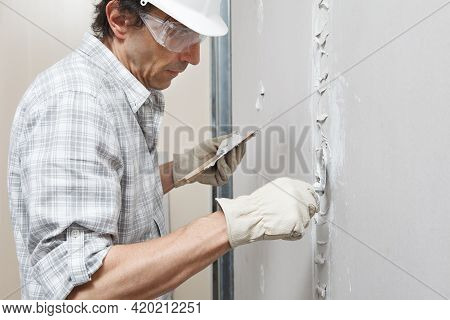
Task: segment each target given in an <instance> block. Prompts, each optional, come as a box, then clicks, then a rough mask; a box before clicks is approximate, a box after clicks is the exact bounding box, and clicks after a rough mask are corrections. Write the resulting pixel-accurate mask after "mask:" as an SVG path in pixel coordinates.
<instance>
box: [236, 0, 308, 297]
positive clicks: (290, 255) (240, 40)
mask: <svg viewBox="0 0 450 320" xmlns="http://www.w3.org/2000/svg"><path fill="white" fill-rule="evenodd" d="M285 2H287V3H288V5H287V6H284V5H283V6H281V5H280V1H275V0H266V1H255V0H251V1H238V0H236V1H232V2H231V8H232V30H233V31H232V32H233V33H232V54H233V62H232V63H233V70H232V71H233V84H232V90H233V125H235V126H238V127H240V128H241V129H242V130H245V129H244V128H245V127H248V126H256V127H261V126H264V125H266V124H268V123H269V122H270V124H268V125H267V126H266V127H264V129H263V130H262V132H261V135H260V136H259V137H258V138H256V139H255V140H253V141H250V142H249V143H248V145H247V153H246V157H245V158H244V159H245V160H244V162H245V163H244V166H245V167H247V168H248V169H247V170H244V168H242V166H241V168H240V169H238V171H237V173H236V174H235V177H234V180H233V181H234V185H233V188H234V195H235V196H239V195H244V194H249V193H251V192H252V191H253V190H255V189H256V188H258V187H261V186H262V185H263V184H265V183H267V182H268V181H267V179H270V180H271V179H274V178H276V177H279V176H290V177H293V178H298V179H303V180H306V181H310V182H312V160H311V159H312V149H311V144H312V143H311V135H310V131H311V130H310V129H308V128H309V127H310V125H311V123H312V118H311V111H310V109H309V106H308V104H306V105H302V106H300V107H298V108H295V109H293V110H291V111H290V112H288V113H286V114H284V115H282V116H281V117H279V118H277V119H275V120H274V121H271V119H273V118H275V117H277V116H278V115H280V114H281V113H283V112H284V111H286V110H287V109H289V107H290V106H292V105H294V104H296V103H297V102H298V101H300V100H301V99H302V98H303V97H304V96H306V95H308V94H309V93H310V92H311V65H312V64H311V60H312V46H311V44H310V38H311V33H312V31H311V23H312V22H311V11H312V8H311V3H310V2H309V1H283V3H285ZM261 4H262V6H261ZM261 82H262V84H263V87H264V89H265V95H264V101H263V103H262V109H260V111H258V110H257V108H256V102H257V100H258V97H260V92H261V84H260V83H261ZM290 130H291V131H292V136H290V133H289V132H290ZM303 130H306V131H305V133H306V135H305V136H304V137H305V139H304V142H303V143H300V144H299V145H297V144H298V143H297V142H299V141H301V136H302V132H303ZM270 136H272V138H271V139H270V138H269V137H270ZM296 147H298V148H299V150H298V151H299V152H300V153H301V154H302V156H303V158H304V159H305V160H304V161H306V163H305V164H303V165H302V162H301V159H300V158H297V157H296V156H295V155H294V153H295V151H296V150H295V148H296ZM291 166H292V167H291ZM310 231H311V229H309V231H308V233H307V234H306V235H305V236H304V239H303V240H302V241H299V242H286V241H274V242H259V243H255V244H252V245H247V246H243V247H239V248H237V249H236V250H235V255H234V260H235V271H234V272H235V281H234V285H235V298H236V299H310V298H312V297H313V295H312V290H311V286H312V275H313V267H312V243H311V234H310Z"/></svg>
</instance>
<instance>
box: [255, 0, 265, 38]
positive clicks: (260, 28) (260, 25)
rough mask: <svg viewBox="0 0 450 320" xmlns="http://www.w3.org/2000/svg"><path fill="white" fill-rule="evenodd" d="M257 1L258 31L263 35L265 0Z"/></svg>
mask: <svg viewBox="0 0 450 320" xmlns="http://www.w3.org/2000/svg"><path fill="white" fill-rule="evenodd" d="M256 2H257V7H258V20H257V21H258V22H257V28H258V33H259V34H260V35H261V34H262V33H263V31H264V2H263V0H256Z"/></svg>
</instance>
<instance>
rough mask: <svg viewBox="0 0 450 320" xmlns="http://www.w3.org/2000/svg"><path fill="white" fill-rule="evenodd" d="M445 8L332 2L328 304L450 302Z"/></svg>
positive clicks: (449, 82) (449, 13)
mask: <svg viewBox="0 0 450 320" xmlns="http://www.w3.org/2000/svg"><path fill="white" fill-rule="evenodd" d="M445 3H446V1H438V0H432V1H418V0H415V1H408V2H405V1H400V0H396V1H392V0H383V1H376V2H367V1H364V2H361V1H357V0H348V1H333V2H332V6H331V9H330V16H331V25H330V30H331V35H330V39H329V48H330V49H329V54H330V57H329V61H330V70H331V73H332V77H331V78H334V77H335V76H337V75H338V74H340V73H341V72H343V71H345V70H348V69H349V68H350V67H352V66H354V65H355V63H357V62H358V61H361V63H360V64H358V65H357V66H355V67H354V68H353V69H351V70H350V71H348V72H346V73H345V74H344V75H342V76H341V77H339V78H338V79H337V80H336V81H334V83H332V84H331V87H330V90H329V96H328V102H329V105H328V108H329V109H328V112H329V119H328V121H327V135H328V138H329V140H330V148H331V150H332V160H331V167H330V171H329V174H330V179H329V184H330V186H329V187H330V195H331V208H330V210H331V211H332V216H333V217H334V223H335V226H334V227H332V238H331V239H332V241H331V243H332V251H331V286H330V288H329V294H330V296H329V297H330V298H332V299H367V298H369V299H435V298H442V295H444V296H446V297H449V296H450V268H448V266H449V265H450V255H449V254H448V252H449V243H450V232H449V225H450V216H449V214H448V208H449V206H450V198H449V197H448V195H447V193H448V183H449V181H450V171H449V170H447V169H446V167H447V164H448V163H449V161H450V151H449V150H450V141H449V139H448V136H449V126H448V123H449V121H450V110H449V101H450V91H449V90H448V88H449V87H450V78H449V77H448V76H446V74H447V73H448V72H447V71H445V70H448V66H449V65H450V55H449V52H450V38H449V37H448V32H449V28H448V21H449V20H450V6H447V7H446V8H443V9H442V10H440V11H439V12H437V13H436V14H434V15H432V16H431V17H429V18H427V19H425V20H424V21H423V22H421V23H419V24H418V25H416V26H414V25H415V24H416V23H417V22H418V21H420V20H421V19H423V18H425V17H426V16H427V15H429V14H430V13H432V12H433V11H434V10H436V9H437V8H439V7H441V6H442V5H443V4H445ZM447 3H448V2H447ZM412 26H414V27H412ZM410 27H412V29H410V30H409V31H407V32H406V33H405V34H404V35H402V36H400V37H398V38H397V39H396V40H394V41H392V42H391V43H389V41H390V40H392V39H393V38H394V37H396V36H397V35H399V34H401V33H402V32H404V31H406V30H407V29H409V28H410ZM385 44H387V45H386V46H385V47H383V48H382V49H380V50H379V51H377V52H376V53H375V54H373V55H372V56H368V55H369V54H370V53H372V52H374V51H375V50H377V49H379V48H381V47H382V46H383V45H385ZM366 56H368V57H367V59H363V58H364V57H366Z"/></svg>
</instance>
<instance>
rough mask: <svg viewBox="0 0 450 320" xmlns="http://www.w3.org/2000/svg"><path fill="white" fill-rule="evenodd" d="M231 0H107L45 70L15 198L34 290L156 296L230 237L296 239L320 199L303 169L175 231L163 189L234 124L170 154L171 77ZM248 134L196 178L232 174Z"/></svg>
mask: <svg viewBox="0 0 450 320" xmlns="http://www.w3.org/2000/svg"><path fill="white" fill-rule="evenodd" d="M219 7H220V0H202V1H200V0H195V1H194V0H190V1H189V0H149V1H138V0H103V1H101V2H100V3H99V4H98V5H97V7H96V8H97V10H96V19H95V22H94V24H93V30H94V32H95V33H96V36H97V37H94V36H92V35H89V34H87V35H85V37H84V40H83V44H82V45H81V47H80V48H79V49H78V50H76V51H75V52H74V53H72V54H71V55H69V56H68V57H66V58H65V59H64V60H62V61H60V62H59V63H57V64H56V65H55V66H53V67H51V68H50V69H48V70H47V71H45V72H43V73H42V74H41V75H39V76H38V78H37V79H36V80H35V81H34V83H33V84H32V85H31V87H30V88H29V89H28V90H27V92H26V94H25V96H24V97H23V99H22V101H21V103H20V105H19V107H18V109H17V112H16V116H15V119H14V123H13V127H12V131H11V144H10V155H9V180H8V187H9V199H10V209H11V214H12V220H13V225H14V234H15V240H16V246H17V256H18V260H19V264H20V274H21V282H22V298H23V299H66V298H67V299H151V298H157V297H161V296H162V295H164V294H165V293H167V292H170V291H171V290H173V289H174V288H176V287H177V286H178V285H180V284H181V283H182V282H184V281H185V280H186V279H188V278H189V277H191V276H192V275H194V274H195V273H197V272H199V271H200V270H202V269H203V268H205V267H206V266H207V265H209V264H211V263H212V262H213V261H215V260H216V259H217V258H218V257H220V256H221V255H223V254H224V253H226V252H227V251H228V250H230V248H234V247H236V246H239V245H243V244H247V243H250V242H253V241H257V240H266V239H286V240H297V239H300V238H301V237H302V235H303V232H304V229H305V228H306V227H307V225H308V223H309V221H310V217H311V216H312V215H314V213H315V212H317V211H318V200H317V195H316V194H315V193H314V191H313V189H312V187H311V186H310V185H309V184H306V183H304V182H302V181H297V180H292V179H288V178H282V179H277V180H275V181H273V182H271V183H269V184H267V185H265V186H263V187H262V188H260V189H258V190H256V191H255V192H254V193H252V194H251V195H248V196H241V197H238V198H237V199H234V200H232V199H217V201H218V203H219V204H220V208H221V210H219V211H217V212H214V213H211V214H209V215H207V216H204V217H202V218H200V219H198V220H195V221H193V222H192V223H190V224H189V225H187V226H185V227H182V228H180V229H179V230H177V231H175V232H172V233H170V234H167V231H166V227H165V225H164V219H163V211H162V204H161V202H162V197H163V193H167V192H169V191H170V190H171V189H173V188H174V187H181V186H182V185H183V183H181V182H180V179H181V178H182V177H183V176H184V175H185V174H186V173H188V172H190V170H193V169H195V168H196V167H198V166H199V165H200V164H202V163H203V162H205V161H206V160H208V159H209V158H211V157H212V156H213V155H214V154H215V153H216V151H217V148H218V146H219V144H220V142H221V141H222V140H223V139H224V138H225V137H219V138H215V139H211V140H208V141H205V142H204V143H202V144H200V145H199V146H197V147H195V148H193V149H191V150H189V151H187V152H185V153H183V154H177V155H174V161H173V162H170V163H166V164H163V165H161V166H159V164H158V158H157V152H156V144H157V138H158V131H159V124H160V119H161V116H162V114H163V111H164V100H163V96H162V94H161V92H160V90H162V89H165V88H167V87H169V86H170V83H171V81H172V80H173V79H174V78H175V77H176V76H177V75H178V74H179V73H180V72H183V71H184V70H185V69H186V67H187V66H188V65H189V64H192V65H197V64H198V63H199V62H200V51H199V50H200V42H201V40H202V39H203V38H204V37H205V36H221V35H224V34H226V32H227V27H226V25H225V23H224V22H223V21H222V19H221V18H220V16H219ZM244 153H245V147H244V146H242V147H238V148H236V149H235V150H233V151H232V152H231V153H230V154H228V155H227V156H226V157H224V158H223V159H222V160H220V161H219V162H218V163H217V164H216V165H215V166H214V167H213V168H211V169H209V170H207V171H206V172H205V173H203V174H202V175H200V176H198V177H197V178H196V180H195V181H191V182H200V183H204V184H209V185H215V186H217V185H222V184H224V183H226V182H227V180H228V178H229V177H230V175H231V174H232V173H233V171H234V170H235V169H236V167H237V165H238V164H239V162H240V161H241V159H242V157H243V156H244Z"/></svg>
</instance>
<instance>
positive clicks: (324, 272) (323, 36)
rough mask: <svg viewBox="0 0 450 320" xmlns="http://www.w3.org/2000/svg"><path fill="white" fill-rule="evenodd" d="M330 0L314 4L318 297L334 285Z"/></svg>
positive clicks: (320, 0) (316, 282)
mask: <svg viewBox="0 0 450 320" xmlns="http://www.w3.org/2000/svg"><path fill="white" fill-rule="evenodd" d="M330 10H331V6H330V1H327V0H316V2H315V4H314V6H313V32H314V39H313V41H314V44H313V45H314V52H313V75H312V76H313V83H315V84H316V88H317V92H316V94H315V96H314V98H313V102H312V103H313V107H312V112H313V117H314V119H315V123H314V131H313V146H314V151H315V152H314V155H315V156H314V177H315V183H314V188H315V190H316V192H317V193H318V194H319V196H320V212H319V213H318V214H317V215H316V217H315V218H314V230H313V252H314V259H313V261H314V279H313V288H314V297H315V298H316V299H327V298H328V296H329V287H330V225H329V220H328V213H329V210H328V209H329V206H328V198H329V197H328V188H327V173H328V166H329V158H330V153H331V152H330V151H331V149H330V144H329V141H328V138H327V136H326V134H325V130H324V126H326V124H327V121H329V115H328V114H327V113H325V112H324V110H326V109H327V108H326V107H327V106H326V104H327V101H328V99H327V95H328V91H329V83H328V81H327V80H328V77H329V71H328V57H329V54H328V51H327V42H328V41H329V37H330V32H329V28H328V26H329V23H328V22H329V13H330Z"/></svg>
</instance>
